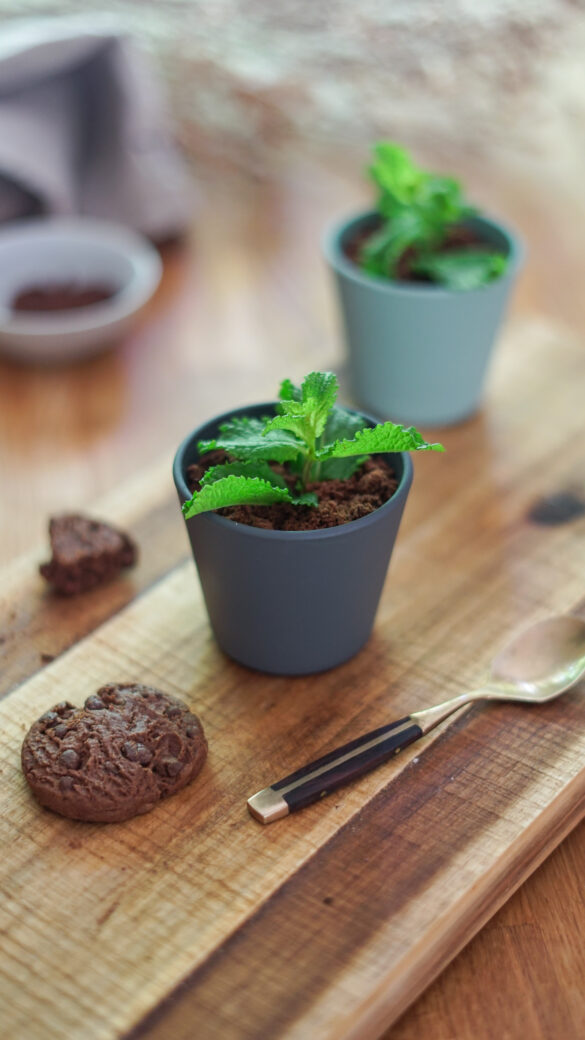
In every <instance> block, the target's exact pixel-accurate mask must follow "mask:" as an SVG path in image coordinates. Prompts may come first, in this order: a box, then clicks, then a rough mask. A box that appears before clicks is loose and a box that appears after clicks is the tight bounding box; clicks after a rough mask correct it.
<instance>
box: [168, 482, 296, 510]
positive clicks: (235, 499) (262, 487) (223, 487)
mask: <svg viewBox="0 0 585 1040" xmlns="http://www.w3.org/2000/svg"><path fill="white" fill-rule="evenodd" d="M291 501H292V496H291V495H290V493H289V492H288V491H287V490H286V489H284V488H278V487H274V485H273V484H269V483H268V482H267V481H266V480H261V479H260V478H259V477H237V476H234V475H232V476H229V477H223V478H222V479H221V480H216V481H215V482H214V483H211V484H206V485H205V486H204V487H202V488H201V491H195V493H194V494H193V496H192V498H191V499H190V500H189V501H188V502H184V503H183V507H182V508H183V515H184V517H185V519H186V520H190V519H191V517H192V516H198V515H199V514H200V513H208V512H210V511H211V510H214V509H225V508H226V506H243V505H246V506H269V505H272V504H273V503H274V502H291Z"/></svg>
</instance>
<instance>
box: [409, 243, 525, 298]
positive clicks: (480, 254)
mask: <svg viewBox="0 0 585 1040" xmlns="http://www.w3.org/2000/svg"><path fill="white" fill-rule="evenodd" d="M506 265H507V258H506V257H505V256H504V255H503V254H502V253H494V252H490V251H489V250H486V249H472V248H462V249H450V250H449V251H448V252H446V253H437V254H436V255H435V256H427V257H425V258H424V259H421V260H420V261H419V262H417V264H416V270H417V271H419V272H420V273H421V274H426V275H428V276H429V278H432V279H433V281H434V282H438V283H439V284H440V285H445V286H447V288H449V289H467V290H469V289H478V288H480V286H482V285H487V284H488V282H492V281H493V280H494V278H499V277H500V275H502V274H503V273H504V271H505V270H506Z"/></svg>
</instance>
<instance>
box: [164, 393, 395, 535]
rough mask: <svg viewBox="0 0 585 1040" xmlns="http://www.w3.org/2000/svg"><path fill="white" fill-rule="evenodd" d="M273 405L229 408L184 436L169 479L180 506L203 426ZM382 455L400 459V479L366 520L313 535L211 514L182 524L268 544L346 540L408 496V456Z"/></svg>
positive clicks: (316, 532) (272, 402)
mask: <svg viewBox="0 0 585 1040" xmlns="http://www.w3.org/2000/svg"><path fill="white" fill-rule="evenodd" d="M277 404H278V402H277V401H264V402H260V403H259V404H249V405H244V406H243V407H241V408H231V409H230V410H229V411H227V412H223V413H222V414H221V415H217V416H212V417H211V418H210V419H207V420H206V421H205V422H203V423H201V424H200V425H199V426H197V427H195V429H194V430H191V433H189V434H187V436H186V437H185V438H184V439H183V440H182V441H181V444H180V445H179V447H178V449H177V452H176V454H175V457H174V460H173V479H174V482H175V487H176V489H177V491H178V493H179V497H180V499H181V503H183V502H186V501H187V500H188V499H189V498H190V497H191V492H190V491H189V488H188V486H187V482H186V480H185V475H184V470H183V462H184V458H185V454H186V452H187V450H188V449H189V448H190V447H191V445H192V444H193V441H194V440H195V439H197V440H199V439H200V438H201V431H202V430H203V429H204V428H205V427H206V426H209V424H210V423H214V422H216V423H221V422H225V421H227V420H228V419H230V418H232V416H237V415H245V414H246V413H249V412H251V411H252V409H262V408H266V409H270V408H272V409H274V408H275V406H276V405H277ZM344 407H345V406H344ZM347 411H350V412H356V413H357V414H358V415H361V416H363V417H364V419H367V420H369V421H370V422H372V423H373V424H374V425H376V424H377V423H379V422H381V421H382V420H381V419H376V418H375V417H374V416H371V415H368V413H367V412H363V411H360V410H359V409H357V408H348V409H347ZM380 454H381V453H380ZM385 454H386V456H387V457H388V458H389V459H392V458H393V457H394V458H395V457H396V456H400V458H401V460H402V476H401V477H400V480H399V482H398V487H397V488H396V491H395V492H394V494H393V495H392V497H391V498H389V499H388V500H387V501H386V502H384V504H383V505H381V506H378V508H377V509H374V510H373V512H371V513H368V515H367V516H362V517H360V518H359V520H350V521H349V523H347V524H338V525H337V526H336V527H325V528H322V529H320V530H317V531H272V530H269V529H267V528H264V527H252V526H251V525H250V524H240V523H238V522H237V521H236V520H230V519H229V518H228V517H226V516H219V515H218V514H217V513H215V512H209V513H200V514H199V516H195V517H191V520H185V523H190V522H192V521H193V520H200V521H207V522H208V523H214V524H219V525H220V526H222V527H227V529H229V530H233V531H234V534H235V533H236V531H237V532H238V533H239V534H241V535H244V536H245V537H249V538H269V539H271V540H276V541H291V540H294V541H320V540H322V539H327V538H339V537H343V536H344V535H345V536H347V534H348V533H349V532H350V531H355V530H357V529H358V528H364V527H368V526H370V525H371V524H374V523H376V522H379V521H380V519H381V517H380V514H381V513H384V512H387V511H388V510H393V509H394V508H395V507H396V506H397V505H398V504H399V503H400V502H401V501H403V500H404V499H405V498H406V496H407V494H408V491H409V489H410V485H411V483H412V478H413V473H414V467H413V464H412V459H411V457H410V452H406V451H397V452H387V453H385Z"/></svg>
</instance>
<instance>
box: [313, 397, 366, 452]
mask: <svg viewBox="0 0 585 1040" xmlns="http://www.w3.org/2000/svg"><path fill="white" fill-rule="evenodd" d="M366 421H367V420H366V419H364V417H363V415H359V414H358V412H350V411H348V409H347V408H342V407H341V405H339V404H336V405H334V407H333V408H332V409H331V412H330V414H329V418H328V420H327V423H326V426H325V429H324V430H323V436H322V437H321V442H320V443H321V447H323V445H325V444H332V443H333V441H340V440H342V439H344V438H346V437H352V436H353V434H354V433H357V431H358V430H363V428H364V426H365V425H366Z"/></svg>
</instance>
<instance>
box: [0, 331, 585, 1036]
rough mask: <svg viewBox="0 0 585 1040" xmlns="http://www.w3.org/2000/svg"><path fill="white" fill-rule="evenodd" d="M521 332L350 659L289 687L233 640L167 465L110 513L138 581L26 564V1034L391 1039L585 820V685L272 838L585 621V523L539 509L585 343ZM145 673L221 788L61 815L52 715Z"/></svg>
mask: <svg viewBox="0 0 585 1040" xmlns="http://www.w3.org/2000/svg"><path fill="white" fill-rule="evenodd" d="M511 345H513V352H512V350H511V349H509V350H508V352H507V361H506V365H505V368H502V369H501V370H500V372H496V374H495V378H494V381H493V384H492V385H493V391H492V394H493V396H492V397H491V398H490V400H489V401H488V406H487V408H486V412H485V415H484V417H480V418H478V419H477V420H475V421H474V422H473V423H468V424H466V425H465V426H462V427H460V428H458V429H457V430H453V431H450V432H447V433H445V434H444V436H443V439H444V441H445V444H446V447H447V453H446V455H445V456H444V457H432V458H430V457H429V458H426V457H421V458H420V459H417V460H416V470H417V474H416V478H415V487H414V490H413V494H412V498H411V501H410V503H409V505H408V508H407V516H406V519H405V524H404V528H403V530H402V532H401V535H400V541H399V545H398V547H397V550H396V554H395V558H394V560H393V563H392V569H391V574H390V576H389V579H388V581H387V583H386V587H385V592H384V596H383V601H382V604H381V607H380V612H379V615H378V619H377V623H376V628H375V631H374V634H373V636H372V638H371V640H370V642H369V643H368V645H367V647H366V648H365V649H364V650H363V651H362V653H361V654H359V655H358V656H357V657H356V658H354V660H353V661H350V662H348V664H346V665H345V666H343V667H341V668H339V669H336V670H335V671H333V672H330V673H327V674H326V675H321V676H312V677H308V678H301V679H293V680H291V679H280V678H274V677H269V676H262V675H259V674H256V673H254V672H250V671H247V670H246V669H243V668H241V667H239V666H237V665H235V664H233V663H232V662H230V661H228V660H227V659H225V658H224V657H223V656H222V654H221V653H220V651H219V650H218V649H217V647H216V645H215V643H214V641H213V639H212V638H211V636H210V633H209V628H208V624H207V620H206V616H205V612H204V608H203V604H202V600H201V595H200V591H199V586H198V582H197V580H196V576H195V572H194V568H193V565H192V563H191V562H190V561H188V560H187V562H185V560H186V549H187V543H186V537H185V534H184V532H183V531H182V529H181V518H180V516H179V513H178V507H177V506H176V505H175V503H174V501H173V492H172V488H171V486H170V478H169V477H168V468H167V464H168V460H164V461H163V463H162V464H161V467H157V469H155V470H154V471H150V472H149V473H146V474H141V475H138V476H137V478H136V482H135V485H134V487H133V488H132V489H128V488H126V489H124V493H122V491H121V493H120V494H119V495H117V496H112V497H111V498H110V499H109V500H106V501H105V502H102V503H100V504H98V505H97V506H96V513H97V514H100V515H103V516H105V517H106V518H110V519H112V520H115V521H118V522H122V523H127V524H128V525H129V526H130V527H131V529H132V530H133V531H134V533H135V534H136V535H137V537H138V538H139V541H140V543H141V548H142V561H141V564H140V566H139V568H138V569H137V571H136V572H135V573H134V574H133V575H132V576H131V577H130V578H126V579H123V580H121V581H120V582H115V583H113V584H112V585H110V586H108V587H107V588H104V589H103V590H96V591H95V592H94V593H92V594H89V595H87V596H85V597H82V598H80V599H79V600H78V601H76V602H68V603H67V602H64V601H59V600H56V599H53V598H52V597H51V596H49V595H47V593H46V591H45V590H44V589H43V587H42V583H41V581H40V579H39V578H38V577H37V575H36V570H35V568H36V564H37V562H38V558H40V556H39V557H38V558H37V557H29V558H27V559H25V560H22V561H19V562H17V563H16V564H15V565H14V566H13V567H12V568H10V569H9V570H7V571H6V572H5V574H4V575H3V581H2V585H1V589H2V597H3V606H4V621H3V630H2V640H3V641H2V645H1V646H0V649H1V650H2V653H3V658H4V668H3V670H2V677H1V683H2V689H3V691H4V692H6V696H5V698H4V700H3V702H2V704H1V705H0V712H1V715H2V726H1V731H0V732H1V734H2V736H1V747H0V768H1V770H2V781H3V784H2V792H3V806H2V817H1V820H0V833H1V841H2V848H3V856H2V862H1V865H0V878H1V890H2V906H1V910H0V915H1V916H0V924H1V929H2V937H3V952H4V956H3V959H2V963H1V965H0V988H1V991H2V1033H3V1035H5V1036H10V1037H21V1036H26V1037H27V1040H46V1038H53V1037H55V1038H57V1037H67V1038H77V1037H79V1038H83V1040H94V1038H100V1040H102V1038H103V1040H106V1038H112V1037H122V1036H126V1035H128V1034H131V1035H132V1036H134V1037H151V1038H155V1037H156V1038H158V1040H162V1038H163V1037H164V1038H167V1040H168V1038H169V1037H172V1038H180V1037H185V1038H193V1037H197V1038H199V1037H201V1038H204V1040H208V1038H210V1040H215V1038H217V1040H244V1038H246V1040H247V1038H251V1040H262V1038H266V1040H268V1038H270V1040H272V1038H286V1040H293V1038H294V1040H297V1038H298V1040H306V1038H307V1037H310V1038H311V1040H321V1038H323V1040H333V1038H336V1040H338V1038H339V1040H341V1038H344V1040H346V1038H370V1037H371V1038H374V1037H376V1036H379V1034H380V1033H381V1032H382V1030H383V1029H384V1028H386V1027H387V1025H388V1024H389V1023H390V1022H392V1021H393V1020H394V1019H395V1018H396V1017H397V1016H398V1015H399V1014H400V1012H401V1011H402V1010H403V1009H404V1008H405V1007H406V1006H407V1005H408V1003H409V1002H410V1001H412V1000H413V999H414V997H415V996H416V995H417V994H418V993H420V992H421V990H422V989H423V988H424V987H425V986H426V985H427V984H428V982H429V981H430V980H431V979H432V978H433V977H434V976H435V975H436V974H437V973H438V971H439V970H440V969H441V968H442V967H443V966H444V965H445V964H446V963H447V962H448V961H449V960H450V959H451V958H452V957H453V956H454V955H455V953H456V952H457V951H458V950H459V949H460V948H461V947H462V945H463V944H464V943H465V942H466V941H467V940H468V939H469V938H470V937H471V936H472V935H473V934H474V933H475V932H476V931H477V930H478V928H480V927H481V925H482V924H483V923H484V922H485V921H486V920H487V919H488V917H489V916H490V915H491V914H492V913H493V912H494V911H495V910H496V909H497V907H498V906H500V905H501V903H502V902H503V901H504V900H505V899H506V898H507V897H508V896H509V895H510V893H511V892H512V891H513V890H514V889H515V888H516V887H517V886H518V885H519V884H520V883H521V881H522V880H524V878H525V877H526V876H528V874H529V873H530V872H531V871H532V870H533V869H534V868H535V867H536V866H537V865H538V863H539V862H541V860H542V859H543V858H544V856H546V855H547V853H548V852H549V851H550V850H551V849H552V848H553V847H554V846H555V845H556V844H557V843H558V842H559V841H560V840H561V839H562V837H563V836H564V835H565V834H566V833H567V832H568V831H569V830H570V829H571V828H572V827H573V826H574V825H575V824H576V823H577V821H578V820H579V819H580V818H581V816H582V815H583V814H584V812H585V802H584V797H585V769H584V762H585V702H584V701H583V697H582V693H583V691H582V689H581V690H579V689H577V690H575V691H574V692H572V693H570V694H568V695H565V696H564V697H563V698H561V699H560V700H558V701H556V702H553V703H551V704H549V705H546V706H543V707H541V708H538V709H534V708H532V709H531V708H526V707H519V706H512V705H510V706H506V705H501V706H496V707H490V708H484V709H482V708H480V707H476V708H474V709H473V710H472V711H470V712H467V713H466V714H464V715H462V716H459V717H458V718H455V719H454V720H451V722H450V723H448V724H447V726H446V727H444V728H443V730H442V731H440V732H438V733H436V734H435V735H434V736H433V737H430V738H426V739H425V740H424V741H421V742H420V743H419V744H417V745H414V746H413V747H412V748H411V749H409V750H408V751H407V752H405V753H404V754H403V755H401V756H400V757H399V759H398V760H397V761H396V762H394V763H392V764H390V765H388V766H386V767H382V768H381V769H379V770H378V771H376V772H375V773H372V774H370V775H369V776H367V777H365V778H363V779H362V780H361V781H359V782H358V783H355V784H354V785H352V786H350V787H348V788H346V789H344V790H342V791H340V792H338V793H337V794H336V795H333V796H331V797H330V798H329V799H326V800H325V801H324V802H322V803H320V804H318V805H315V806H313V807H311V808H310V809H307V810H305V811H304V812H301V813H298V814H296V815H294V816H292V817H288V818H286V819H284V820H282V821H279V822H278V823H275V824H273V825H272V826H269V827H262V826H261V825H259V824H258V823H256V822H255V821H254V820H252V819H251V817H250V816H249V815H248V813H247V810H246V804H245V803H246V798H247V796H248V795H249V794H251V793H253V792H254V791H255V790H257V789H258V788H260V787H263V786H265V785H267V784H268V783H270V782H272V781H274V780H276V779H278V778H279V777H280V776H282V775H284V774H286V773H288V772H290V771H291V770H292V769H294V768H295V767H297V766H299V765H301V764H303V763H304V762H305V761H307V760H309V759H311V758H315V757H317V756H318V755H320V754H323V753H324V752H325V751H327V750H329V749H331V748H333V747H335V746H336V745H338V744H340V743H343V742H345V741H347V740H349V739H350V738H351V737H352V736H354V735H357V734H359V733H361V732H364V731H366V730H368V729H370V728H373V727H374V726H377V725H380V724H382V723H384V722H386V721H391V720H392V719H393V718H398V717H400V716H401V715H404V714H406V713H407V712H408V711H410V710H415V709H416V708H419V707H424V706H426V705H428V704H431V703H434V702H436V701H438V700H441V699H444V698H445V697H446V696H449V695H450V694H453V693H455V692H457V691H460V690H462V689H463V688H465V686H467V685H472V684H476V683H478V682H480V681H481V678H482V676H483V674H484V670H485V667H486V666H487V663H488V662H489V659H490V657H491V656H492V654H493V653H494V652H495V651H496V650H497V649H498V648H499V647H500V646H501V645H502V643H503V642H505V641H507V639H508V638H509V637H510V636H511V635H512V634H513V633H514V632H515V631H518V630H520V629H521V628H523V627H525V626H526V625H527V624H529V623H530V622H531V621H534V620H537V619H539V618H541V617H544V616H547V615H548V614H551V613H556V612H562V611H572V612H577V613H579V612H581V613H582V614H583V616H585V600H584V599H583V596H584V581H583V575H584V574H585V537H584V535H585V519H584V517H583V516H576V517H574V518H573V519H572V520H570V521H569V522H566V523H559V524H556V525H546V524H543V523H537V522H535V521H534V520H533V519H531V518H530V513H531V510H532V509H533V507H534V504H535V502H537V501H539V500H541V499H542V497H543V496H547V495H551V494H556V493H558V492H565V493H569V492H570V493H573V492H575V491H576V490H579V489H580V488H582V484H583V472H584V468H585V449H584V447H583V444H582V434H581V425H582V386H583V377H584V376H585V357H584V356H583V354H582V351H581V350H580V349H579V344H576V343H574V342H572V341H571V340H570V339H569V338H562V337H561V338H560V339H559V338H558V337H556V336H554V335H552V334H551V332H550V330H548V329H546V328H541V327H534V326H520V327H517V328H516V329H515V330H513V339H512V340H511ZM500 373H501V374H500ZM553 385H554V386H555V388H556V391H557V392H554V393H551V392H550V389H551V386H553ZM130 492H131V493H130ZM53 654H55V655H56V658H55V660H52V661H50V662H48V661H47V657H48V656H49V655H53ZM41 655H44V657H42V656H41ZM128 680H138V681H141V682H146V683H152V684H154V685H156V686H160V687H161V688H163V689H165V690H167V691H169V692H170V693H173V694H178V695H180V696H181V697H183V698H184V699H185V700H186V701H187V702H188V703H189V705H190V706H191V707H192V708H193V710H195V711H196V712H197V713H198V714H199V715H200V716H201V718H202V721H203V723H204V726H205V729H206V732H207V735H208V738H209V744H210V755H209V761H208V763H207V765H206V766H205V768H204V771H203V772H202V774H201V776H200V778H199V779H198V780H197V782H196V783H194V784H193V785H192V786H191V787H190V788H188V789H186V790H185V791H183V792H182V793H181V794H179V795H177V796H176V797H174V798H172V799H170V800H169V801H168V802H166V803H163V804H162V805H160V806H159V807H158V808H157V809H155V810H154V811H153V812H152V813H150V814H149V815H147V816H144V817H140V818H138V819H136V820H133V821H130V822H128V823H124V824H115V825H107V826H104V825H86V824H81V823H74V822H71V821H68V820H64V819H61V818H59V817H57V816H55V815H53V814H51V813H49V812H47V811H44V810H42V809H40V808H39V807H38V806H37V805H36V803H35V802H34V801H33V800H32V798H31V797H30V795H29V793H28V790H27V789H26V786H25V784H24V781H23V778H22V775H21V772H20V767H19V749H20V744H21V742H22V738H23V736H24V733H25V732H26V730H27V728H28V726H29V725H30V724H31V722H32V721H33V720H34V719H35V718H36V717H37V716H38V715H39V714H41V713H42V712H43V711H45V710H46V709H47V708H49V707H50V706H51V705H52V704H53V703H55V702H56V701H58V700H62V699H69V700H71V701H72V702H74V703H81V702H82V701H83V699H84V698H85V697H86V696H87V695H88V694H89V693H91V692H93V691H94V690H95V689H96V688H97V687H98V686H99V685H101V684H102V683H104V682H109V681H128Z"/></svg>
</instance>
